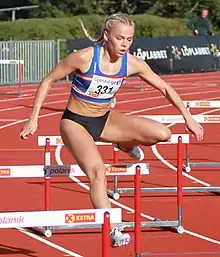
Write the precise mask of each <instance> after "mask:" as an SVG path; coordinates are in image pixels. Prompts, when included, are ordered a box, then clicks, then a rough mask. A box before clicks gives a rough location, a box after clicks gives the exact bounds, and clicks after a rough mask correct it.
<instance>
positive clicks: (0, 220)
mask: <svg viewBox="0 0 220 257" xmlns="http://www.w3.org/2000/svg"><path fill="white" fill-rule="evenodd" d="M23 223H24V217H23V216H19V217H7V216H4V217H0V225H4V224H23Z"/></svg>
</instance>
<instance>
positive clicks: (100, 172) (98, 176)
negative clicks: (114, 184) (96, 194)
mask: <svg viewBox="0 0 220 257" xmlns="http://www.w3.org/2000/svg"><path fill="white" fill-rule="evenodd" d="M87 174H88V178H89V181H90V184H91V185H92V184H99V185H104V186H106V183H107V180H106V171H105V166H104V165H94V166H91V168H90V171H89V172H87Z"/></svg>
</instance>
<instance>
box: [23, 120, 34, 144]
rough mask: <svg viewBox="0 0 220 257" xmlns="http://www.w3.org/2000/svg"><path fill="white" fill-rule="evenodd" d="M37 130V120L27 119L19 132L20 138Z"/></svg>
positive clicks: (26, 136) (24, 137) (25, 137)
mask: <svg viewBox="0 0 220 257" xmlns="http://www.w3.org/2000/svg"><path fill="white" fill-rule="evenodd" d="M36 130H37V120H34V119H29V120H28V121H27V122H26V123H25V124H24V127H23V128H22V130H21V132H20V137H21V138H22V139H27V138H28V135H33V134H34V133H35V132H36Z"/></svg>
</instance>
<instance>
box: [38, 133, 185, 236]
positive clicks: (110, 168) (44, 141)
mask: <svg viewBox="0 0 220 257" xmlns="http://www.w3.org/2000/svg"><path fill="white" fill-rule="evenodd" d="M174 138H175V140H176V143H177V141H178V146H179V148H180V150H179V151H178V160H179V161H178V163H179V165H178V167H180V164H181V165H182V154H181V153H182V151H181V148H182V137H181V135H179V136H177V135H175V136H174ZM185 140H186V139H185V137H184V141H185ZM96 144H97V145H108V146H113V145H112V144H111V143H103V142H96ZM63 145H64V143H63V141H62V139H61V137H60V136H38V146H45V156H46V154H47V157H45V160H46V159H47V162H49V158H50V146H63ZM113 149H114V155H113V156H114V164H108V165H106V164H105V167H106V175H112V176H114V178H115V177H118V176H135V180H134V187H133V188H132V192H134V194H135V203H134V204H135V208H139V209H140V207H138V206H137V202H140V201H141V188H139V187H140V186H141V176H142V175H148V174H149V164H148V163H138V164H134V163H131V164H119V163H116V161H118V156H117V152H118V149H117V150H116V149H115V147H114V146H113ZM135 165H136V166H137V167H140V172H138V169H136V171H135V170H134V167H135ZM74 166H77V165H74ZM49 167H50V166H49ZM51 167H53V166H51ZM54 167H61V166H60V165H57V166H54ZM77 167H78V166H77ZM129 168H130V171H129ZM78 169H80V168H79V167H78ZM60 173H61V174H64V173H65V172H60ZM51 174H53V175H54V174H57V172H51ZM74 174H76V173H75V172H74V173H73V175H74ZM177 174H178V176H177V177H178V179H177V181H178V185H179V187H178V189H177V198H178V199H179V200H177V204H178V205H179V206H178V212H177V213H178V215H177V220H174V221H168V220H166V221H162V220H154V221H147V222H141V227H172V228H175V229H176V231H177V232H178V233H179V234H182V233H183V231H184V229H183V226H182V206H181V202H182V200H181V198H182V195H181V193H182V179H181V177H182V168H181V171H180V169H178V173H177ZM47 175H48V177H49V176H50V175H49V173H48V172H47ZM84 175H85V174H84ZM74 176H75V175H74ZM137 185H138V186H137ZM45 188H46V190H45V191H46V193H45V194H47V195H50V193H48V191H49V183H48V180H45ZM137 191H138V192H139V193H138V195H139V196H138V197H137V196H136V194H137V193H136V192H137ZM107 193H108V195H110V196H112V197H113V198H114V196H116V199H119V192H118V190H117V189H116V192H112V191H111V190H110V189H108V190H107ZM111 193H112V194H111ZM137 199H139V200H137ZM46 209H48V210H49V206H46ZM123 225H124V226H126V227H129V228H132V227H134V226H135V223H134V222H123ZM70 228H71V227H70Z"/></svg>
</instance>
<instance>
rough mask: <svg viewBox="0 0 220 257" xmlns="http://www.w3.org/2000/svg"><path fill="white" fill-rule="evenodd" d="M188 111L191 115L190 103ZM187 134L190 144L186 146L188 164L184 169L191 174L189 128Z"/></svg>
mask: <svg viewBox="0 0 220 257" xmlns="http://www.w3.org/2000/svg"><path fill="white" fill-rule="evenodd" d="M186 109H187V110H188V112H189V113H190V104H189V102H188V103H187V105H186ZM186 133H187V134H188V135H189V143H187V144H186V164H185V167H184V169H185V171H186V172H190V171H191V167H190V132H189V130H188V129H187V128H186Z"/></svg>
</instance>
